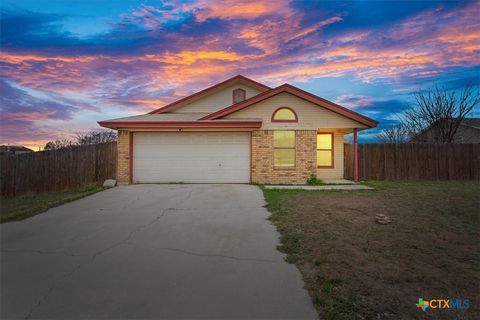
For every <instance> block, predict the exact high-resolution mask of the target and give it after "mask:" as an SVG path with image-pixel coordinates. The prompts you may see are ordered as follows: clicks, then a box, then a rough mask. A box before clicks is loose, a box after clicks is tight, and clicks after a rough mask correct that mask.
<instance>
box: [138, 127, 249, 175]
mask: <svg viewBox="0 0 480 320" xmlns="http://www.w3.org/2000/svg"><path fill="white" fill-rule="evenodd" d="M133 140H134V181H135V182H145V183H155V182H193V183H248V182H249V181H250V134H249V133H248V132H209V133H190V132H188V133H187V132H178V133H176V132H175V133H148V132H146V133H135V134H134V139H133Z"/></svg>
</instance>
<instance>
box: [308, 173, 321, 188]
mask: <svg viewBox="0 0 480 320" xmlns="http://www.w3.org/2000/svg"><path fill="white" fill-rule="evenodd" d="M307 184H309V185H311V186H319V185H322V184H323V181H322V179H318V178H317V177H316V176H315V175H314V174H312V175H311V176H310V178H308V179H307Z"/></svg>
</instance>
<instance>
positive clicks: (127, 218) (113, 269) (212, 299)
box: [0, 185, 317, 319]
mask: <svg viewBox="0 0 480 320" xmlns="http://www.w3.org/2000/svg"><path fill="white" fill-rule="evenodd" d="M263 205H264V200H263V195H262V193H261V191H260V190H259V188H257V187H255V186H250V185H132V186H121V187H117V188H114V189H110V190H107V191H104V192H100V193H97V194H95V195H92V196H90V197H87V198H84V199H81V200H78V201H74V202H71V203H68V204H65V205H62V206H60V207H57V208H54V209H51V210H49V211H48V212H47V213H44V214H41V215H38V216H35V217H33V218H30V219H27V220H24V221H21V222H12V223H7V224H3V225H2V226H1V305H0V308H1V318H2V319H13V318H24V319H25V318H27V319H30V318H32V319H33V318H49V319H52V318H53V319H75V318H78V319H80V318H82V319H85V318H89V319H97V318H110V319H124V318H130V319H133V318H135V319H147V318H150V319H171V318H189V319H200V318H203V319H213V318H217V319H220V318H221V319H229V318H237V319H238V318H243V319H282V318H283V319H314V318H317V315H316V312H315V310H314V308H313V306H312V303H311V300H310V298H309V297H308V294H307V292H306V290H305V289H303V282H302V279H301V275H300V273H299V271H298V270H297V269H296V267H295V266H293V265H290V264H287V263H285V262H284V260H283V255H282V254H281V253H279V252H278V251H277V250H276V246H277V245H278V233H277V232H276V231H275V228H274V226H272V225H271V224H270V222H268V221H267V220H266V218H267V217H268V215H269V213H268V212H267V211H266V210H265V209H264V208H263Z"/></svg>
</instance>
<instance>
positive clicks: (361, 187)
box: [265, 184, 373, 190]
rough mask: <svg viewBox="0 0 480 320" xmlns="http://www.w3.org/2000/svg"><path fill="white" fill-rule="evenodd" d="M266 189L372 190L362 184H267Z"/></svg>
mask: <svg viewBox="0 0 480 320" xmlns="http://www.w3.org/2000/svg"><path fill="white" fill-rule="evenodd" d="M265 188H267V189H289V190H373V188H372V187H368V186H365V185H363V184H346V185H333V184H332V185H321V186H309V185H268V186H265Z"/></svg>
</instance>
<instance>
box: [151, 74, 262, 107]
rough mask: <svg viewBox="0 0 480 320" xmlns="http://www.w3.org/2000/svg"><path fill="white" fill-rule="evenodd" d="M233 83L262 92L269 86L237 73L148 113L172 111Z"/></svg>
mask: <svg viewBox="0 0 480 320" xmlns="http://www.w3.org/2000/svg"><path fill="white" fill-rule="evenodd" d="M235 84H242V85H245V86H248V87H252V88H254V89H256V90H258V91H260V92H264V91H267V90H270V89H271V88H270V87H268V86H266V85H264V84H261V83H259V82H257V81H254V80H252V79H249V78H247V77H244V76H242V75H237V76H235V77H233V78H230V79H227V80H225V81H223V82H220V83H217V84H215V85H213V86H211V87H208V88H206V89H204V90H201V91H198V92H196V93H194V94H192V95H190V96H188V97H185V98H182V99H180V100H177V101H175V102H172V103H170V104H168V105H166V106H164V107H162V108H159V109H156V110H153V111H151V112H149V113H150V114H158V113H165V112H172V111H174V110H176V109H178V108H181V107H183V106H186V105H188V104H191V103H193V102H196V101H198V100H200V99H202V98H205V97H207V96H210V95H212V94H214V93H216V92H219V91H221V90H223V89H226V88H228V87H230V86H233V85H235Z"/></svg>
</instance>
